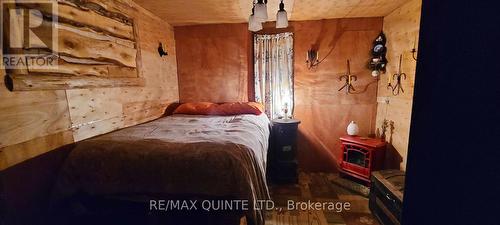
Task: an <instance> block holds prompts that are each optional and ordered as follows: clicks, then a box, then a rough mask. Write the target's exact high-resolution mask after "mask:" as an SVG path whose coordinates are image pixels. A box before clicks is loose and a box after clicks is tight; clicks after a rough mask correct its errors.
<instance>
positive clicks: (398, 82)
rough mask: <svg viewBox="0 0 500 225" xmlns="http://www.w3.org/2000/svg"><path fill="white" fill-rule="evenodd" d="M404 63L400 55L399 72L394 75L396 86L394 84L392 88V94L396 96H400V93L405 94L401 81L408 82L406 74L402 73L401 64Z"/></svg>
mask: <svg viewBox="0 0 500 225" xmlns="http://www.w3.org/2000/svg"><path fill="white" fill-rule="evenodd" d="M402 61H403V55H399V67H398V72H397V73H395V74H393V75H392V78H393V80H394V81H396V84H394V86H393V87H392V94H393V95H394V96H396V95H399V93H400V92H401V93H405V90H404V89H403V86H402V85H401V80H402V79H404V80H406V73H403V72H401V62H402ZM389 84H390V83H389Z"/></svg>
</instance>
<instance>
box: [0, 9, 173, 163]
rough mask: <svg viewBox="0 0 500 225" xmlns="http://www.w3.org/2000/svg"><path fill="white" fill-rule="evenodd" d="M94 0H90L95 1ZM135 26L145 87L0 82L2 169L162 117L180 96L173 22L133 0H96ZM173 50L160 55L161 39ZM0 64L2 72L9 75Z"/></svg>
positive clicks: (167, 47) (0, 149)
mask: <svg viewBox="0 0 500 225" xmlns="http://www.w3.org/2000/svg"><path fill="white" fill-rule="evenodd" d="M92 1H94V0H88V2H92ZM96 2H99V4H101V5H103V6H104V7H105V8H106V9H108V10H110V11H119V12H123V13H124V14H126V15H129V16H130V17H132V18H133V19H134V22H135V23H136V26H137V28H138V29H137V34H138V35H137V42H138V45H139V46H140V47H139V49H138V50H139V54H138V57H139V58H138V60H137V63H138V64H141V65H140V66H139V65H138V68H140V69H141V71H139V72H140V73H141V74H142V77H143V78H144V83H145V86H142V87H114V88H113V87H110V88H90V89H71V90H36V91H17V92H10V91H8V90H7V89H6V87H5V85H4V83H3V82H4V81H3V79H2V81H0V82H2V83H1V84H0V169H2V170H3V169H5V168H7V167H9V166H12V165H14V164H17V163H20V162H22V161H24V160H26V159H29V158H32V157H35V156H37V155H40V154H42V153H44V152H47V151H50V150H52V149H54V148H57V147H59V146H62V145H65V144H69V143H72V142H75V141H79V140H83V139H86V138H89V137H93V136H96V135H99V134H103V133H107V132H110V131H113V130H116V129H120V128H123V127H127V126H132V125H135V124H138V123H143V122H146V121H149V120H153V119H156V118H158V117H160V116H161V115H162V114H163V112H164V110H165V108H166V107H167V106H168V105H169V104H171V103H174V102H178V100H179V94H178V82H177V62H176V53H175V40H174V32H173V27H171V26H170V25H169V24H168V23H167V22H165V21H163V20H161V19H160V18H158V17H156V16H154V15H152V14H151V13H150V12H149V11H146V10H145V9H143V8H141V7H140V6H138V5H137V4H135V3H134V2H133V1H130V0H101V1H96ZM160 41H161V42H162V43H163V46H164V48H165V49H166V51H167V52H168V53H169V55H168V56H166V57H165V56H164V57H159V55H158V52H157V48H158V42H160ZM5 74H6V73H5V71H4V70H1V71H0V75H1V76H2V77H4V76H5Z"/></svg>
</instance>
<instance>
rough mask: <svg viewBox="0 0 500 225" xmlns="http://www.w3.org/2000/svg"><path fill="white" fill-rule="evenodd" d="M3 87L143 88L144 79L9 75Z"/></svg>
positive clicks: (32, 88) (39, 88) (12, 88)
mask: <svg viewBox="0 0 500 225" xmlns="http://www.w3.org/2000/svg"><path fill="white" fill-rule="evenodd" d="M5 85H6V86H7V88H8V89H9V90H10V91H33V90H61V89H77V88H96V87H124V86H144V78H102V77H95V76H60V75H57V76H56V75H14V74H9V75H7V76H5Z"/></svg>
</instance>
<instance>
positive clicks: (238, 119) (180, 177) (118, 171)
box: [53, 113, 270, 224]
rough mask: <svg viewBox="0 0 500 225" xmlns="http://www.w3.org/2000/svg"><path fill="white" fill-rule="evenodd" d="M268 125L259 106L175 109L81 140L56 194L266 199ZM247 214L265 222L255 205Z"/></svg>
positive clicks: (56, 196)
mask: <svg viewBox="0 0 500 225" xmlns="http://www.w3.org/2000/svg"><path fill="white" fill-rule="evenodd" d="M269 132H270V131H269V119H268V118H267V116H266V115H265V114H264V113H262V114H260V115H250V114H244V115H234V116H207V115H180V114H176V115H172V116H167V117H162V118H159V119H157V120H154V121H151V122H148V123H144V124H141V125H136V126H133V127H128V128H125V129H121V130H118V131H114V132H111V133H108V134H105V135H102V136H98V137H94V138H91V139H88V140H84V141H82V142H79V143H78V144H77V145H76V147H75V149H74V150H73V151H72V152H71V153H70V154H69V156H68V158H67V159H66V161H65V163H64V165H63V168H62V169H61V172H60V176H59V178H58V181H57V183H56V186H55V188H54V194H53V201H54V202H57V201H61V200H62V199H65V198H68V197H69V196H72V195H75V194H76V193H82V192H83V193H87V194H90V195H101V196H117V195H121V196H126V195H146V196H165V195H166V194H168V195H170V194H173V195H176V194H179V195H183V194H194V195H201V196H231V197H232V198H235V199H248V200H249V202H250V203H252V202H254V201H255V200H266V199H269V193H268V187H267V184H266V179H265V168H266V158H267V149H268V143H269V140H268V139H269ZM250 208H253V207H250ZM246 216H247V220H248V219H249V221H253V222H251V223H255V224H263V221H264V217H263V212H261V211H259V210H249V211H248V212H246Z"/></svg>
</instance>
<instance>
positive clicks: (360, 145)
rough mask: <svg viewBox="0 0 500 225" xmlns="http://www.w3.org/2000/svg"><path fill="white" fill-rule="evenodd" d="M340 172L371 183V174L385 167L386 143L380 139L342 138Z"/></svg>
mask: <svg viewBox="0 0 500 225" xmlns="http://www.w3.org/2000/svg"><path fill="white" fill-rule="evenodd" d="M340 141H341V142H342V157H341V158H340V172H341V173H343V174H345V175H349V176H351V177H354V178H357V179H360V180H362V181H364V182H366V183H368V184H369V183H370V174H371V172H373V171H376V170H381V169H382V167H383V165H384V157H385V146H386V143H385V141H383V140H381V139H378V138H367V137H360V136H347V135H346V136H342V137H340Z"/></svg>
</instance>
